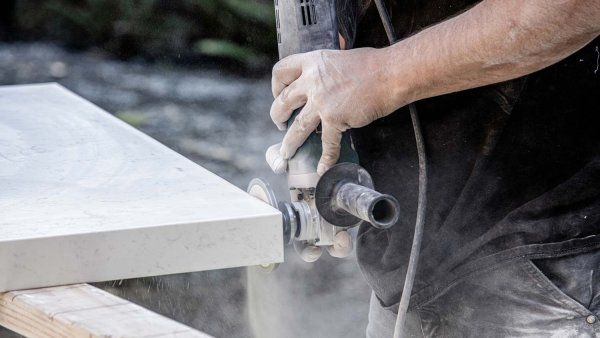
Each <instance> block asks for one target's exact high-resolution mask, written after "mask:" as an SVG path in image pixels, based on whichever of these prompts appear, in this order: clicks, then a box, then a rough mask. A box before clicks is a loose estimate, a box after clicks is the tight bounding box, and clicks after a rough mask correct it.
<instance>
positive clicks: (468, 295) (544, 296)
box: [367, 251, 600, 338]
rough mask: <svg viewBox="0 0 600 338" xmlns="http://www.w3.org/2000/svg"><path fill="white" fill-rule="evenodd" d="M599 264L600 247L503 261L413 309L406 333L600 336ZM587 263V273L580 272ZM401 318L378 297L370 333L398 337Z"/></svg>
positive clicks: (383, 337)
mask: <svg viewBox="0 0 600 338" xmlns="http://www.w3.org/2000/svg"><path fill="white" fill-rule="evenodd" d="M598 262H600V251H596V252H592V253H587V254H583V255H578V256H574V257H564V258H560V259H556V260H555V261H552V260H544V261H543V262H542V261H535V262H534V261H531V260H530V259H527V258H516V259H513V260H510V261H505V262H501V263H497V264H495V265H494V266H491V267H489V268H487V269H482V270H480V271H478V272H477V273H474V274H471V275H468V276H465V277H464V278H462V279H460V280H459V281H457V283H455V284H453V285H452V286H450V287H449V288H447V289H445V290H442V291H441V292H440V293H439V294H438V295H436V296H435V297H434V298H432V299H431V300H429V301H427V302H426V303H423V304H419V305H418V306H417V307H416V308H415V309H413V310H411V311H410V312H409V315H408V317H407V323H406V330H405V334H406V337H560V338H566V337H600V318H599V317H598V316H600V304H599V303H600V294H599V292H598V289H599V288H600V285H598V281H599V280H600V279H598V275H597V274H599V273H600V266H596V265H597V264H598ZM586 264H587V266H588V269H587V270H586V271H587V273H578V271H582V270H581V269H580V268H581V267H582V266H583V265H586ZM589 266H596V268H593V269H595V271H590V270H589ZM540 267H543V268H544V271H552V275H547V274H545V273H544V272H542V270H540ZM594 274H596V275H594ZM558 285H560V287H559V286H558ZM566 292H568V293H569V294H571V295H577V296H576V298H579V301H577V300H575V298H573V297H572V296H570V295H568V294H567V293H566ZM581 295H583V296H581ZM396 306H397V305H396ZM395 320H396V314H395V313H394V312H392V311H391V309H386V308H383V307H382V306H381V305H380V303H379V301H378V300H377V298H376V297H375V296H374V295H373V296H372V297H371V307H370V311H369V324H368V327H367V337H369V338H380V337H381V338H389V337H392V336H393V331H394V324H395Z"/></svg>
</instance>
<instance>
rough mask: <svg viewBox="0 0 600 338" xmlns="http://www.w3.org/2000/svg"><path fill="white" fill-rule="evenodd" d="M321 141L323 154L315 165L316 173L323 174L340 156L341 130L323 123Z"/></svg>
mask: <svg viewBox="0 0 600 338" xmlns="http://www.w3.org/2000/svg"><path fill="white" fill-rule="evenodd" d="M322 130H323V132H322V134H321V142H322V143H323V154H322V155H321V159H320V160H319V165H318V166H317V173H318V174H319V175H323V174H324V173H325V172H326V171H327V170H328V169H329V168H331V167H332V166H333V165H334V164H336V163H337V161H338V159H339V158H340V143H341V141H342V132H341V131H340V130H338V129H337V128H335V127H333V126H331V125H329V124H325V123H323V125H322Z"/></svg>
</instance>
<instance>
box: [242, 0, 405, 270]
mask: <svg viewBox="0 0 600 338" xmlns="http://www.w3.org/2000/svg"><path fill="white" fill-rule="evenodd" d="M275 15H276V26H277V42H278V49H279V58H280V59H282V58H284V57H286V56H288V55H292V54H297V53H304V52H309V51H313V50H319V49H339V48H340V47H339V37H338V21H337V15H336V10H335V1H333V0H275ZM301 109H302V108H300V109H297V110H296V111H295V112H294V113H293V114H292V117H291V119H290V120H289V121H288V126H289V125H291V123H292V122H293V120H294V119H295V117H296V116H297V115H298V113H299V112H300V110H301ZM321 153H322V144H321V135H320V131H319V130H318V129H317V130H315V132H313V133H312V134H311V135H310V136H309V137H308V139H307V140H306V141H305V143H304V144H303V145H302V146H301V147H300V148H299V149H298V150H297V152H296V154H295V155H294V156H293V157H292V158H290V159H289V161H288V168H287V182H288V188H289V190H290V201H283V200H282V201H279V200H278V199H277V198H276V196H275V194H274V192H273V190H272V189H271V188H270V186H269V184H268V183H267V182H265V181H264V180H262V179H259V178H255V179H253V180H252V181H251V182H250V184H249V185H248V190H247V191H248V193H249V194H250V195H252V196H255V197H257V198H259V199H261V200H262V201H264V202H266V203H268V204H270V205H272V206H273V207H276V208H278V209H279V211H280V212H281V215H282V223H283V234H284V241H285V242H286V243H288V244H293V245H294V248H295V249H296V251H297V252H298V253H299V254H300V256H301V257H302V259H304V260H305V261H308V262H313V261H316V260H317V259H318V258H319V257H320V255H321V253H322V248H326V249H327V250H328V251H329V252H330V254H332V255H333V256H345V255H347V254H349V252H350V251H351V249H352V242H351V237H350V236H349V235H348V233H347V232H346V230H347V229H348V228H351V227H354V226H357V225H359V224H360V223H361V222H368V223H370V224H371V225H372V226H374V227H376V228H380V229H387V228H389V227H391V226H393V225H394V224H395V223H396V222H397V220H398V217H399V214H400V207H399V204H398V201H397V200H396V199H395V198H394V197H393V196H391V195H386V194H381V193H379V192H377V191H375V190H374V186H373V180H372V179H371V176H370V175H369V173H368V172H367V171H366V170H365V169H364V168H362V167H361V166H360V165H358V155H357V153H356V151H355V150H354V148H353V145H352V140H351V138H350V135H349V134H348V133H344V134H343V136H342V142H341V152H340V159H339V162H338V164H336V165H335V166H333V167H331V168H330V169H329V170H328V171H327V172H325V174H323V175H322V176H319V175H318V174H317V164H318V162H319V158H320V157H321ZM340 243H344V244H342V246H343V247H344V248H342V250H341V251H340V250H339V245H340ZM336 245H337V247H336ZM334 247H336V249H338V250H333V249H334Z"/></svg>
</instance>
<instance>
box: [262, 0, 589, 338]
mask: <svg viewBox="0 0 600 338" xmlns="http://www.w3.org/2000/svg"><path fill="white" fill-rule="evenodd" d="M360 5H364V6H363V7H357V6H356V4H354V3H353V2H352V3H350V2H345V3H344V6H340V7H341V8H343V9H344V10H346V11H347V12H346V13H350V14H345V16H344V14H343V13H342V14H341V16H342V18H341V21H342V27H341V32H342V35H343V37H344V39H345V42H346V44H347V47H353V48H354V49H350V50H345V51H316V52H311V53H306V54H299V55H293V56H290V57H288V58H285V59H283V60H281V61H280V62H279V63H277V64H276V65H275V67H274V69H273V79H272V84H273V95H274V97H275V101H274V103H273V106H272V109H271V117H272V118H273V120H274V122H275V123H276V124H277V125H278V126H279V127H280V128H283V126H284V123H285V122H286V121H287V120H288V119H289V117H290V114H291V113H292V111H293V110H294V109H296V108H299V107H302V106H304V108H303V110H302V112H301V114H300V115H299V116H298V118H297V119H296V120H295V122H294V123H293V124H292V125H291V126H290V128H289V129H288V130H287V132H286V134H285V137H284V139H283V143H282V146H281V149H280V154H281V156H282V157H283V158H289V157H291V156H293V154H294V152H295V151H296V149H297V148H298V147H299V146H300V145H301V144H302V143H303V142H304V140H305V139H306V137H307V136H308V135H309V134H310V133H311V132H312V131H313V130H314V129H315V128H316V127H317V126H318V124H319V123H320V124H321V125H322V140H323V154H322V157H321V160H320V162H319V166H318V172H319V173H320V174H322V173H323V172H325V171H326V170H327V169H328V168H329V167H330V166H332V165H333V164H335V163H336V161H337V159H338V155H339V144H340V137H341V133H342V132H344V131H349V132H350V133H351V135H352V139H353V142H354V145H355V147H356V149H357V151H358V153H359V157H360V161H361V165H363V166H364V167H365V168H366V169H367V170H368V171H369V173H370V174H371V175H372V176H373V178H374V182H375V185H376V188H377V189H378V190H379V191H381V192H383V193H389V194H392V195H394V196H395V197H396V198H397V199H398V200H399V201H400V203H401V210H403V212H404V215H403V217H401V219H400V221H399V222H398V224H396V225H395V226H394V227H392V228H391V229H389V230H379V229H375V228H373V227H370V226H363V227H362V228H361V229H360V233H359V236H358V243H357V256H358V260H359V264H360V266H361V269H362V271H363V273H364V275H365V276H366V279H367V281H368V282H369V284H370V285H371V287H372V288H373V297H372V301H371V309H370V315H369V326H368V329H367V335H368V336H370V337H391V336H392V332H393V328H394V321H395V317H396V315H395V311H396V309H397V306H398V302H399V299H400V296H401V291H402V283H403V281H404V277H405V273H406V267H407V263H408V255H409V251H410V243H411V240H412V235H413V227H414V218H415V211H416V200H417V157H416V150H415V142H414V136H413V134H412V126H411V124H410V118H409V115H408V113H407V108H406V105H407V104H409V103H415V104H416V107H417V109H418V111H419V115H420V118H421V123H422V126H423V131H424V137H425V142H426V147H427V151H428V164H429V176H428V178H429V190H428V196H429V202H428V210H427V217H426V225H425V235H424V239H423V244H422V253H421V259H420V262H419V269H418V273H417V277H416V281H415V286H414V289H413V293H412V295H411V299H410V308H409V316H408V319H407V324H406V325H407V328H406V332H405V334H406V335H407V336H414V337H421V336H426V337H430V336H443V337H503V336H511V337H525V336H539V337H548V336H556V337H570V336H577V337H579V336H583V337H596V336H600V318H599V317H598V316H600V101H599V99H600V70H599V69H598V68H599V62H600V61H599V59H600V51H599V50H598V49H599V46H600V39H598V38H597V37H598V35H599V33H600V1H599V0H581V1H575V0H561V1H559V0H556V1H543V0H528V1H522V0H484V1H480V2H479V1H469V0H461V1H456V0H419V1H410V0H406V1H393V2H392V3H389V4H388V7H389V10H390V12H391V16H392V19H393V23H394V26H395V28H396V31H397V33H399V36H402V37H403V38H402V39H401V40H400V41H399V42H397V43H396V44H394V45H393V46H390V47H385V44H386V43H385V34H384V33H383V29H382V27H381V24H380V22H379V19H378V17H377V12H376V10H375V9H374V5H372V4H370V3H369V1H367V2H365V3H362V4H360ZM359 47H361V48H359ZM372 47H375V48H372ZM384 47H385V48H384Z"/></svg>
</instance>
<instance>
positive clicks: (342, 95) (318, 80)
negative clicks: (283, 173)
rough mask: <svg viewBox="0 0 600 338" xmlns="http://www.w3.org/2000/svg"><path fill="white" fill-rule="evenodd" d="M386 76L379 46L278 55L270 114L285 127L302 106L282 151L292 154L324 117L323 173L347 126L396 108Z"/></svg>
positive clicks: (285, 155)
mask: <svg viewBox="0 0 600 338" xmlns="http://www.w3.org/2000/svg"><path fill="white" fill-rule="evenodd" d="M386 81H387V79H386V72H385V67H383V65H382V64H381V63H380V53H379V50H376V49H373V48H361V49H354V50H348V51H343V50H342V51H338V50H320V51H314V52H309V53H304V54H297V55H292V56H289V57H287V58H285V59H282V60H281V61H279V62H278V63H277V64H276V65H275V67H274V68H273V78H272V89H273V97H275V101H274V102H273V105H272V106H271V118H272V119H273V121H274V122H275V124H276V125H277V126H278V127H279V129H280V130H284V129H285V126H286V122H287V121H288V120H289V119H290V116H291V114H292V112H293V111H294V110H295V109H297V108H300V107H304V108H303V109H302V111H301V112H300V114H298V116H297V117H296V119H295V120H294V122H293V123H292V125H291V126H290V128H289V130H288V131H287V133H286V135H285V137H284V138H283V142H282V144H281V148H280V150H279V152H280V155H281V156H282V157H283V159H284V160H287V159H289V158H290V157H292V156H293V155H294V153H295V152H296V150H297V149H298V148H299V147H300V146H301V145H302V144H303V143H304V141H305V140H306V138H307V137H308V136H309V135H310V134H311V133H312V132H313V131H314V130H315V129H316V128H317V126H318V125H319V123H321V130H322V134H321V139H322V142H323V154H322V156H321V160H320V161H319V165H318V168H317V172H318V173H319V174H323V173H324V172H325V171H326V170H327V169H328V168H329V167H331V166H332V165H334V164H335V163H336V162H337V160H338V157H339V154H340V141H341V138H342V132H343V131H345V130H347V129H349V128H359V127H362V126H365V125H367V124H369V123H371V122H373V121H374V120H376V119H378V118H380V117H382V116H385V115H388V114H390V113H391V112H392V111H393V110H394V107H393V106H392V105H390V100H389V97H390V95H392V92H391V91H390V90H389V87H388V86H387V83H386ZM394 94H397V93H394ZM271 152H272V150H271ZM271 157H272V158H273V159H276V157H275V156H273V155H272V154H271ZM277 160H279V159H277Z"/></svg>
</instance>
